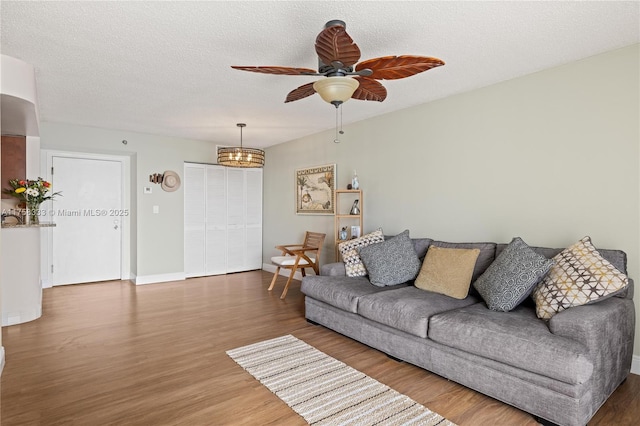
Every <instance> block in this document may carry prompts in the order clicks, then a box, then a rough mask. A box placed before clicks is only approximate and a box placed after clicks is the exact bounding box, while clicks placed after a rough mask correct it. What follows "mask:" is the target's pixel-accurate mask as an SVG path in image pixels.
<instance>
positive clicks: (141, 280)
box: [131, 272, 187, 285]
mask: <svg viewBox="0 0 640 426" xmlns="http://www.w3.org/2000/svg"><path fill="white" fill-rule="evenodd" d="M185 279H187V278H186V276H185V273H184V272H174V273H171V274H157V275H142V276H134V278H133V280H131V281H133V282H134V283H135V285H141V284H155V283H166V282H168V281H184V280H185Z"/></svg>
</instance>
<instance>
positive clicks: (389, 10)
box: [0, 0, 640, 147]
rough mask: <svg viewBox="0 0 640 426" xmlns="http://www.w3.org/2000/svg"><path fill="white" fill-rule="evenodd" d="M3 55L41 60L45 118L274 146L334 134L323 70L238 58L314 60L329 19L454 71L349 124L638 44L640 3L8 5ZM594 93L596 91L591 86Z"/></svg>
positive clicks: (366, 41) (368, 41)
mask: <svg viewBox="0 0 640 426" xmlns="http://www.w3.org/2000/svg"><path fill="white" fill-rule="evenodd" d="M0 7H1V15H2V18H1V19H2V33H1V36H2V38H1V47H2V53H3V54H5V55H9V56H13V57H16V58H18V59H21V60H23V61H25V62H28V63H30V64H32V65H33V66H34V67H35V69H36V80H37V87H38V97H39V105H40V120H41V121H46V122H62V123H72V124H80V125H87V126H94V127H102V128H109V129H121V130H129V131H136V132H144V133H152V134H159V135H167V136H176V137H182V138H188V139H200V140H207V141H212V142H215V143H221V144H231V145H233V144H238V142H239V131H238V129H237V127H236V123H238V122H246V123H247V128H246V129H244V143H245V145H247V146H255V147H267V146H270V145H274V144H277V143H281V142H286V141H289V140H292V139H295V138H298V137H302V136H305V135H309V134H313V133H317V132H320V131H323V130H326V129H332V128H333V127H334V125H335V109H334V107H333V106H331V105H329V104H327V103H325V102H323V101H322V100H321V99H320V97H319V96H318V95H314V96H311V97H308V98H306V99H303V100H300V101H297V102H291V103H287V104H285V103H284V98H285V96H286V94H287V93H288V92H289V91H291V90H292V89H294V88H296V87H298V86H300V85H302V84H305V83H308V82H310V81H314V80H315V79H317V78H318V77H307V76H277V75H263V74H255V73H248V72H244V71H237V70H233V69H231V68H230V66H231V65H281V66H293V67H307V68H316V67H317V57H316V54H315V51H314V42H315V38H316V35H317V34H318V33H319V32H320V31H321V30H322V28H323V27H324V24H325V23H326V22H327V21H329V20H332V19H341V20H343V21H345V22H346V23H347V32H348V33H349V34H350V35H351V37H352V38H353V39H354V41H355V42H356V43H357V44H358V46H359V47H360V50H361V51H362V58H361V60H364V59H369V58H373V57H377V56H386V55H401V54H413V55H424V56H434V57H437V58H440V59H442V60H444V61H445V62H446V65H445V66H443V67H439V68H436V69H433V70H431V71H428V72H425V73H422V74H418V75H415V76H413V77H410V78H407V79H403V80H393V81H384V82H383V84H384V85H385V87H386V88H387V90H388V93H389V94H388V97H387V99H386V100H385V101H384V102H382V103H379V102H365V101H357V100H351V101H349V102H347V103H345V105H344V108H343V117H344V123H345V124H348V123H352V122H355V121H359V120H363V119H366V118H371V117H374V116H377V115H380V114H384V113H388V112H391V111H396V110H399V109H403V108H407V107H410V106H413V105H418V104H422V103H425V102H429V101H432V100H434V99H439V98H443V97H446V96H451V95H454V94H456V93H461V92H465V91H468V90H472V89H475V88H479V87H483V86H487V85H490V84H493V83H497V82H500V81H504V80H508V79H512V78H514V77H518V76H522V75H525V74H529V73H533V72H536V71H539V70H542V69H545V68H550V67H554V66H558V65H561V64H564V63H568V62H571V61H575V60H578V59H581V58H585V57H588V56H592V55H595V54H598V53H601V52H605V51H608V50H613V49H616V48H620V47H624V46H628V45H631V44H634V43H638V42H639V41H640V36H639V33H640V3H639V2H638V1H630V2H611V1H600V2H581V1H579V2H573V1H571V2H568V1H567V2H565V1H546V2H537V1H534V2H521V1H511V2H485V1H467V2H460V1H440V2H437V1H424V2H417V1H414V2H394V1H386V2H365V1H286V2H285V1H260V2H258V1H250V2H240V1H229V2H220V1H211V2H191V1H189V2H187V1H171V2H151V1H137V2H133V1H111V2H89V1H84V2H83V1H81V2H71V1H60V2H47V1H31V2H27V1H5V0H2V3H1V5H0ZM585 90H588V88H585Z"/></svg>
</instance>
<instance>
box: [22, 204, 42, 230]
mask: <svg viewBox="0 0 640 426" xmlns="http://www.w3.org/2000/svg"><path fill="white" fill-rule="evenodd" d="M39 211H40V204H35V203H27V206H26V212H25V215H24V224H25V225H38V224H39V223H40V216H39V215H38V213H39Z"/></svg>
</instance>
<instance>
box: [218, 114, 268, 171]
mask: <svg viewBox="0 0 640 426" xmlns="http://www.w3.org/2000/svg"><path fill="white" fill-rule="evenodd" d="M236 126H238V127H240V147H239V148H238V147H232V146H228V147H222V148H218V164H220V165H221V166H225V167H239V168H245V169H249V168H259V167H263V166H264V151H263V150H261V149H258V148H243V147H242V128H243V127H246V126H247V125H246V124H245V123H238V124H236Z"/></svg>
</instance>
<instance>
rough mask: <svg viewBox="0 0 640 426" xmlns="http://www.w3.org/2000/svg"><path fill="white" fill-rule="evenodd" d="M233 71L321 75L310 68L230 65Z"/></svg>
mask: <svg viewBox="0 0 640 426" xmlns="http://www.w3.org/2000/svg"><path fill="white" fill-rule="evenodd" d="M231 68H233V69H234V70H242V71H251V72H259V73H262V74H278V75H322V74H318V72H317V71H316V70H313V69H311V68H292V67H277V66H273V67H243V66H237V65H231Z"/></svg>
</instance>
